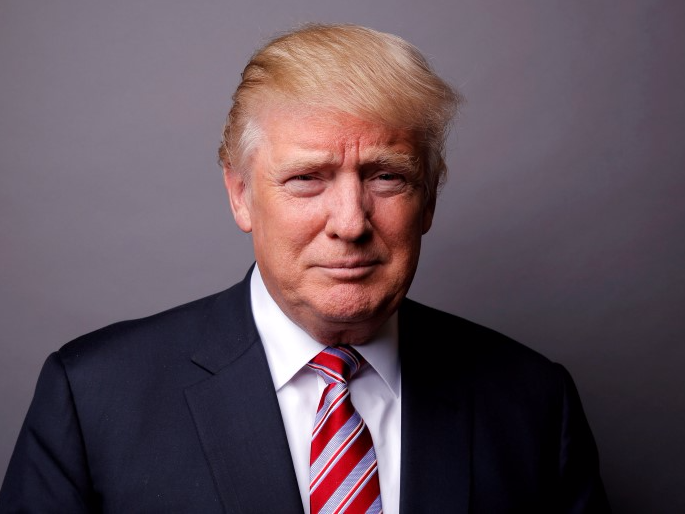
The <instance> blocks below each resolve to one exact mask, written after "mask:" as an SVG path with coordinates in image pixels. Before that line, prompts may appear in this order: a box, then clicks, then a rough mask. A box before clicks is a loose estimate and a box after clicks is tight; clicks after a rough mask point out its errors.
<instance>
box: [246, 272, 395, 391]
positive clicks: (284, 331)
mask: <svg viewBox="0 0 685 514" xmlns="http://www.w3.org/2000/svg"><path fill="white" fill-rule="evenodd" d="M250 296H251V302H252V312H253V315H254V318H255V324H256V325H257V330H258V332H259V336H260V337H261V339H262V344H263V346H264V350H265V352H266V358H267V360H268V362H269V368H270V370H271V376H272V378H273V381H274V386H275V387H276V391H278V390H280V389H281V388H282V387H283V386H284V385H285V384H286V383H287V382H288V381H289V380H291V379H292V378H293V377H294V376H295V374H296V373H297V372H298V371H300V370H301V369H302V368H303V367H304V366H305V365H306V364H307V363H308V362H309V361H310V360H311V359H312V358H314V356H315V355H316V354H318V353H319V352H320V351H321V350H323V348H324V345H323V344H321V343H319V342H318V341H316V340H314V339H313V338H312V337H311V336H310V335H309V334H308V333H307V332H305V331H304V330H302V329H301V328H300V327H299V326H298V325H296V324H295V323H293V321H292V320H290V318H288V317H287V316H286V315H285V314H284V313H283V311H282V310H281V309H280V307H278V304H276V302H275V301H274V299H273V298H272V297H271V295H270V294H269V292H268V291H267V289H266V286H265V285H264V281H263V280H262V276H261V273H260V272H259V267H258V266H257V265H256V264H255V267H254V270H253V272H252V276H251V277H250ZM355 348H356V349H357V351H359V353H360V354H361V355H362V356H363V357H364V359H366V361H367V362H368V363H369V364H370V365H371V366H372V367H373V369H374V370H375V371H376V372H377V373H378V374H379V375H380V376H381V378H382V379H383V381H384V382H385V383H386V385H387V386H388V387H389V388H390V390H391V391H392V392H393V394H394V395H395V397H399V394H400V364H399V357H398V355H399V352H398V330H397V312H395V313H394V314H393V315H392V316H390V318H389V319H388V321H386V322H385V324H384V325H383V326H382V327H381V329H380V330H379V331H378V333H377V334H376V336H374V338H373V339H372V340H371V341H369V342H368V343H366V344H364V345H359V346H355Z"/></svg>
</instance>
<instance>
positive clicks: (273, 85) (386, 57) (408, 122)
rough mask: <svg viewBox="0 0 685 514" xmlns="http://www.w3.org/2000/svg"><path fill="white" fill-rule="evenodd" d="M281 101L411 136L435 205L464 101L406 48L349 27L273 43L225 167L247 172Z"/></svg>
mask: <svg viewBox="0 0 685 514" xmlns="http://www.w3.org/2000/svg"><path fill="white" fill-rule="evenodd" d="M279 101H280V102H283V101H287V102H289V103H293V104H296V105H298V106H301V107H304V108H308V107H311V108H315V109H317V110H330V111H332V112H340V113H347V114H351V115H354V116H356V117H358V118H361V119H363V120H365V121H369V122H375V123H380V124H383V125H385V126H388V127H391V128H398V129H406V130H410V131H412V133H413V134H414V135H415V136H416V137H417V141H418V144H419V147H420V152H421V165H422V168H423V175H424V179H425V188H426V194H427V199H429V200H433V201H434V200H435V197H436V195H437V192H438V189H439V187H440V186H441V185H442V183H443V182H444V179H445V176H446V172H447V166H446V164H445V155H444V153H445V151H444V146H445V139H446V137H447V134H448V132H449V127H450V124H451V122H452V119H453V117H454V115H455V114H456V112H457V110H458V107H459V105H460V104H461V101H462V97H461V94H460V93H459V92H458V91H457V90H456V89H454V88H453V87H451V86H450V85H449V84H448V83H447V82H446V81H444V80H443V79H441V78H440V77H439V76H438V75H437V74H436V73H435V72H434V71H433V70H432V68H431V66H430V64H429V63H428V61H427V60H426V58H425V57H424V56H423V55H422V54H421V52H419V50H418V49H417V48H416V47H414V46H413V45H411V44H410V43H408V42H407V41H405V40H403V39H402V38H400V37H398V36H395V35H393V34H387V33H383V32H378V31H375V30H372V29H369V28H367V27H362V26H358V25H350V24H306V25H304V26H302V27H300V28H298V29H296V30H293V31H290V32H287V33H285V34H282V35H280V36H278V37H276V38H274V39H272V40H271V41H270V42H268V43H267V44H266V45H265V46H263V47H262V48H261V49H259V50H258V51H256V52H255V53H254V54H253V55H252V57H251V59H250V61H249V62H248V64H247V66H246V67H245V69H244V70H243V73H242V80H241V82H240V84H239V85H238V88H237V89H236V91H235V93H234V95H233V106H232V108H231V110H230V112H229V114H228V117H227V119H226V125H225V127H224V133H223V139H222V142H221V146H220V148H219V162H220V164H221V165H223V166H227V167H232V168H233V169H236V170H239V171H240V172H242V173H245V170H246V168H247V162H248V159H249V157H250V155H251V153H252V151H253V150H254V149H255V148H256V147H257V146H258V145H259V143H260V138H261V130H260V127H259V124H258V123H257V119H258V115H259V113H260V108H262V107H263V106H264V105H266V104H268V103H270V102H279ZM245 175H246V179H248V180H249V173H245Z"/></svg>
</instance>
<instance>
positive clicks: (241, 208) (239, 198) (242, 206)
mask: <svg viewBox="0 0 685 514" xmlns="http://www.w3.org/2000/svg"><path fill="white" fill-rule="evenodd" d="M224 184H225V185H226V192H227V193H228V201H229V202H230V204H231V212H233V218H234V219H235V222H236V224H237V225H238V228H240V230H242V231H243V232H252V217H251V215H250V198H249V195H250V193H249V191H248V190H247V184H246V183H245V179H244V178H243V175H242V173H240V172H239V171H236V170H234V169H233V168H231V167H230V166H226V165H224Z"/></svg>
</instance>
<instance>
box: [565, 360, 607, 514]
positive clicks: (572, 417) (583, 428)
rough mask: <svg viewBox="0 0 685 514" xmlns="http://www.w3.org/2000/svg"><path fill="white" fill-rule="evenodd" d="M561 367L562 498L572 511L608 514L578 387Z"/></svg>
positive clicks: (595, 447)
mask: <svg viewBox="0 0 685 514" xmlns="http://www.w3.org/2000/svg"><path fill="white" fill-rule="evenodd" d="M557 366H558V367H559V368H560V370H561V374H562V380H563V387H564V402H563V406H562V419H563V425H562V431H561V441H560V460H559V466H560V469H559V472H560V478H561V492H560V499H561V500H562V502H563V505H564V508H563V512H567V513H569V514H609V513H611V508H610V506H609V502H608V500H607V496H606V493H605V490H604V484H603V482H602V479H601V476H600V470H599V455H598V452H597V445H596V443H595V440H594V437H593V435H592V431H591V430H590V426H589V424H588V421H587V418H586V416H585V412H584V410H583V406H582V404H581V400H580V396H579V394H578V390H577V389H576V386H575V383H574V382H573V379H572V378H571V375H570V374H569V372H568V371H567V370H566V369H565V368H564V367H563V366H561V365H559V364H557Z"/></svg>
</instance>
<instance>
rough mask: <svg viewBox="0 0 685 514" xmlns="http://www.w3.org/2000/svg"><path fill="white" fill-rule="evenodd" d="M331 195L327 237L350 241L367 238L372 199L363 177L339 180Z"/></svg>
mask: <svg viewBox="0 0 685 514" xmlns="http://www.w3.org/2000/svg"><path fill="white" fill-rule="evenodd" d="M328 192H329V194H330V196H329V197H328V198H327V209H328V218H327V220H326V228H325V232H326V235H327V236H328V237H332V238H339V239H342V240H344V241H349V242H355V241H359V240H361V239H364V238H365V237H366V236H368V234H369V233H370V229H371V223H370V220H369V217H370V214H371V210H370V207H371V206H370V205H369V204H370V201H371V200H370V199H369V198H368V195H367V194H365V190H364V184H363V182H362V180H361V178H360V177H359V176H356V175H352V174H350V175H347V176H339V177H336V180H335V181H334V182H333V184H332V185H331V186H330V188H329V191H328Z"/></svg>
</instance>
